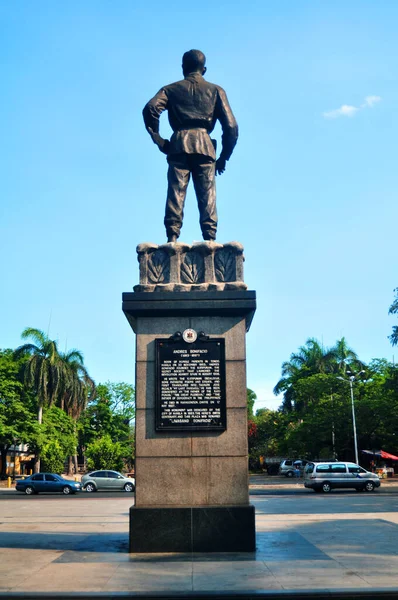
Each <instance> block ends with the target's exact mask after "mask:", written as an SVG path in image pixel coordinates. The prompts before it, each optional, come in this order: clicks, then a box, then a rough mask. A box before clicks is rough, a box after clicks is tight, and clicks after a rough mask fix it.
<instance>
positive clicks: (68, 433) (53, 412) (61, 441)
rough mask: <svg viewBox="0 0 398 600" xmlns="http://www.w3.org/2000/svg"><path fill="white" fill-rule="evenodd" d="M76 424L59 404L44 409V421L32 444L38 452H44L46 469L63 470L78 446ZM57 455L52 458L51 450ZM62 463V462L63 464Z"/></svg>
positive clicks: (31, 446)
mask: <svg viewBox="0 0 398 600" xmlns="http://www.w3.org/2000/svg"><path fill="white" fill-rule="evenodd" d="M76 442H77V440H76V434H75V424H74V421H73V419H72V418H71V417H69V416H68V415H67V414H66V413H65V412H64V411H63V410H61V409H60V408H58V407H57V406H51V407H46V408H44V409H43V421H42V423H41V424H40V425H39V433H38V435H37V437H36V440H35V442H34V443H32V444H31V445H30V448H31V450H33V451H34V452H35V453H36V454H38V455H40V457H41V456H42V454H43V457H44V458H43V460H44V463H43V469H44V464H45V465H46V467H45V468H46V469H49V467H50V466H52V467H56V468H55V469H49V470H55V472H63V471H64V465H65V461H66V459H67V457H68V456H69V455H70V454H72V452H73V451H74V448H75V447H76ZM52 450H54V452H55V455H54V457H53V458H52V456H51V451H52ZM61 463H62V464H61Z"/></svg>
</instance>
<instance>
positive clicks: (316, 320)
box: [0, 0, 398, 408]
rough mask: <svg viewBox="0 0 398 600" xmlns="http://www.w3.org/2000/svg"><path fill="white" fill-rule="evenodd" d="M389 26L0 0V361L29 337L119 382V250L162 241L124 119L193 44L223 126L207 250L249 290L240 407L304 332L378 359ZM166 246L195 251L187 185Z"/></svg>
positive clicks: (133, 275)
mask: <svg viewBox="0 0 398 600" xmlns="http://www.w3.org/2000/svg"><path fill="white" fill-rule="evenodd" d="M397 18H398V4H397V3H396V2H394V1H393V0H390V1H383V0H379V2H377V3H376V2H373V1H367V0H362V1H356V0H352V1H350V2H345V1H343V0H340V1H336V0H333V1H328V0H325V1H324V2H317V1H311V0H307V1H300V0H297V1H295V2H293V1H291V2H279V1H276V0H269V1H268V2H263V1H262V0H258V1H252V2H234V1H228V2H227V1H225V0H221V1H219V2H213V1H208V0H204V1H202V2H200V3H185V5H182V3H180V2H169V3H167V4H166V3H164V2H160V1H158V0H153V1H152V2H151V3H150V4H147V3H144V2H136V1H135V0H128V1H127V0H124V1H122V0H119V1H116V2H109V1H102V0H95V1H94V0H91V1H90V0H87V1H86V2H84V3H82V2H77V1H76V0H71V1H70V2H61V1H57V2H54V1H52V0H42V1H41V2H39V3H31V2H29V1H28V0H20V2H18V3H5V2H3V3H1V4H0V61H1V63H2V64H1V66H2V77H1V83H0V90H1V93H0V109H1V110H0V136H1V140H2V143H1V145H0V171H1V177H0V202H1V205H0V210H1V213H0V214H1V219H0V250H1V257H2V261H1V262H2V266H1V277H0V286H1V293H0V307H1V310H0V315H1V316H0V347H3V348H4V347H16V346H18V345H19V344H20V343H21V339H20V334H21V331H22V330H23V329H24V328H25V327H27V326H31V327H37V328H40V329H43V330H44V331H49V334H50V336H51V337H53V338H57V339H58V340H59V343H60V347H61V349H65V348H72V347H76V348H79V349H80V350H82V351H83V353H84V356H85V361H86V365H87V367H88V369H89V371H90V373H91V374H92V376H93V377H94V378H95V380H96V381H97V382H99V381H106V380H111V381H128V382H133V378H134V338H133V333H132V331H131V330H130V327H129V325H128V323H127V321H126V320H125V317H124V316H123V313H122V311H121V294H122V292H123V291H129V290H132V287H133V285H135V284H136V283H138V263H137V260H136V254H135V248H136V245H137V244H138V243H140V242H144V241H152V242H155V243H163V242H164V241H165V233H164V229H163V212H164V202H165V190H166V163H165V158H164V156H163V155H162V154H160V153H158V152H157V150H156V148H155V146H154V145H153V144H152V142H151V140H150V138H149V136H148V134H147V133H146V131H145V129H144V126H143V122H142V116H141V111H142V108H143V106H144V104H145V103H146V102H147V101H148V100H149V98H151V97H152V96H153V95H154V93H155V92H156V91H157V90H158V89H159V88H160V87H161V86H162V85H165V84H167V83H170V82H172V81H176V80H178V79H180V78H181V70H180V64H181V56H182V54H183V52H184V51H186V50H188V49H190V48H199V49H201V50H202V51H203V52H205V54H206V55H207V67H208V71H207V74H206V77H207V79H209V80H210V81H212V82H214V83H218V84H219V85H221V86H222V87H224V88H225V90H226V91H227V94H228V97H229V100H230V103H231V106H232V108H233V110H234V113H235V115H236V118H237V120H238V123H239V126H240V139H239V141H238V145H237V147H236V150H235V152H234V154H233V156H232V158H231V160H230V162H229V163H228V165H227V170H226V172H225V173H224V175H222V177H219V178H218V180H217V185H218V212H219V232H218V241H219V242H221V243H223V242H227V241H231V240H238V241H240V242H241V243H243V245H244V247H245V256H246V262H245V280H246V282H247V284H248V286H249V289H255V290H256V291H257V294H258V310H257V313H256V316H255V318H254V321H253V325H252V328H251V330H250V332H249V334H248V338H247V350H248V385H249V386H250V387H251V388H252V389H254V390H255V391H256V393H257V395H258V403H257V405H256V406H257V408H260V407H263V406H267V407H277V406H278V405H279V400H278V399H275V398H274V397H273V394H272V388H273V386H274V385H275V383H276V381H277V380H278V378H279V376H280V366H281V363H282V362H283V361H284V360H287V359H288V358H289V356H290V354H291V352H293V351H295V350H296V349H297V348H298V347H299V346H300V345H302V344H304V342H305V340H306V339H307V338H308V337H316V338H318V339H319V340H320V341H322V342H323V343H324V345H325V346H330V345H332V344H333V343H334V342H335V340H336V339H337V338H340V337H342V336H345V337H346V338H347V340H348V343H349V344H350V345H351V346H352V347H353V348H354V349H355V350H356V351H357V353H358V354H359V356H360V357H361V358H362V360H364V361H369V360H370V359H371V358H372V357H386V358H388V359H390V360H391V359H392V357H393V354H394V349H393V348H392V347H391V345H390V343H389V341H388V339H387V336H388V335H389V334H390V332H391V328H392V325H393V324H395V323H396V320H394V318H393V317H391V316H388V314H387V311H388V307H389V305H390V304H391V302H392V300H393V289H394V288H395V287H397V286H398V274H397V269H396V223H397V217H398V209H397V206H398V203H397V183H398V181H397V179H398V169H397V166H396V140H397V137H398V135H397V134H398V126H397V120H398V116H397V111H396V106H397V102H398V83H397V68H396V65H397V62H398V60H397V59H398V56H397V54H398V38H397V36H396V23H397ZM342 107H345V108H342ZM333 111H334V112H333ZM161 132H162V133H163V134H164V135H166V134H167V133H168V132H169V129H168V126H167V124H166V117H164V118H163V122H162V127H161ZM216 133H217V135H218V136H219V130H217V131H216ZM180 239H181V241H184V242H188V243H189V242H192V241H193V240H199V239H200V230H199V225H198V214H197V207H196V205H195V197H194V193H193V190H192V189H190V191H189V193H188V197H187V203H186V216H185V221H184V227H183V230H182V235H181V238H180Z"/></svg>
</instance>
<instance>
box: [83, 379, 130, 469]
mask: <svg viewBox="0 0 398 600" xmlns="http://www.w3.org/2000/svg"><path fill="white" fill-rule="evenodd" d="M134 416H135V392H134V387H133V386H132V385H130V384H128V383H123V382H120V383H111V382H109V381H108V382H107V383H105V384H99V385H98V386H97V395H96V397H95V398H94V399H93V400H92V401H90V402H89V404H88V407H87V410H86V411H84V413H83V414H82V416H81V418H80V421H79V446H80V450H81V452H82V454H83V455H84V454H86V449H87V448H88V447H89V446H90V445H91V444H93V443H94V441H95V440H97V439H99V438H103V437H107V436H109V437H110V438H111V440H112V441H113V442H115V443H116V442H117V443H119V444H120V445H121V448H122V450H123V457H124V461H125V464H126V466H127V467H128V468H130V467H131V466H132V461H133V458H134Z"/></svg>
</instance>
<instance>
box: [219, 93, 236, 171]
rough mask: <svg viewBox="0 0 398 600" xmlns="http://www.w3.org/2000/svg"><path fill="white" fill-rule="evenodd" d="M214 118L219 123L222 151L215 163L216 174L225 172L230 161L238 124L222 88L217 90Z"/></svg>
mask: <svg viewBox="0 0 398 600" xmlns="http://www.w3.org/2000/svg"><path fill="white" fill-rule="evenodd" d="M216 116H217V119H218V120H219V121H220V124H221V128H222V137H221V145H222V150H221V154H220V157H219V158H218V160H217V163H216V170H217V173H218V174H221V173H223V172H224V171H225V164H226V161H227V160H229V159H230V157H231V154H232V152H233V151H234V148H235V146H236V142H237V141H238V135H239V130H238V123H237V122H236V119H235V117H234V114H233V112H232V109H231V107H230V105H229V102H228V98H227V95H226V93H225V92H224V90H223V89H222V88H220V87H219V88H218V97H217V104H216Z"/></svg>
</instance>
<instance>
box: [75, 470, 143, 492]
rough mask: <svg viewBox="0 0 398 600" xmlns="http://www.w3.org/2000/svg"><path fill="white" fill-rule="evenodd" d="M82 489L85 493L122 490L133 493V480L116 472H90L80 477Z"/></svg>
mask: <svg viewBox="0 0 398 600" xmlns="http://www.w3.org/2000/svg"><path fill="white" fill-rule="evenodd" d="M82 487H83V489H84V490H85V491H86V492H96V491H110V490H124V491H125V492H134V490H135V479H133V478H132V477H125V475H122V474H121V473H119V472H118V471H92V472H91V473H87V474H86V475H83V477H82Z"/></svg>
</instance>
